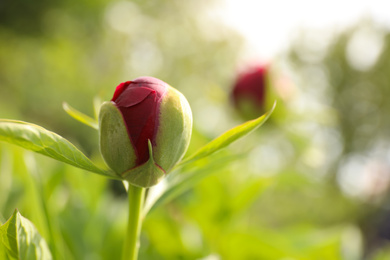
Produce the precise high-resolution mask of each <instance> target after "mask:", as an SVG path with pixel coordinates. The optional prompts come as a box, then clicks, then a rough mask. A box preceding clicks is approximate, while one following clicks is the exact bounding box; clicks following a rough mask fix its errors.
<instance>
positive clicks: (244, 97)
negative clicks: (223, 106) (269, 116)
mask: <svg viewBox="0 0 390 260" xmlns="http://www.w3.org/2000/svg"><path fill="white" fill-rule="evenodd" d="M267 70H268V69H267V67H265V66H261V67H256V68H254V69H252V70H249V71H247V72H245V73H243V74H241V75H239V77H238V78H237V80H236V82H235V84H234V87H233V92H232V99H233V103H234V106H235V107H236V109H237V110H238V111H239V113H240V114H241V115H242V116H244V117H245V118H247V119H253V118H255V117H258V116H260V115H261V114H263V113H264V112H265V97H266V87H267Z"/></svg>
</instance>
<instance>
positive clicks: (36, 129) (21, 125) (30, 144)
mask: <svg viewBox="0 0 390 260" xmlns="http://www.w3.org/2000/svg"><path fill="white" fill-rule="evenodd" d="M0 141H5V142H8V143H11V144H16V145H18V146H21V147H23V148H25V149H28V150H31V151H34V152H37V153H40V154H43V155H46V156H49V157H51V158H53V159H56V160H58V161H61V162H64V163H67V164H70V165H73V166H76V167H78V168H81V169H84V170H87V171H90V172H94V173H97V174H100V175H104V176H107V177H110V178H114V179H119V177H116V175H115V173H113V172H112V171H110V170H104V169H101V168H99V167H97V166H96V165H95V164H94V163H93V162H92V161H91V160H89V159H88V157H86V156H85V155H84V154H83V153H82V152H81V151H80V150H78V149H77V148H76V147H75V146H74V145H73V144H72V143H70V142H69V141H68V140H66V139H65V138H63V137H61V136H59V135H57V134H56V133H53V132H51V131H48V130H46V129H44V128H43V127H40V126H38V125H34V124H30V123H26V122H22V121H16V120H7V119H0Z"/></svg>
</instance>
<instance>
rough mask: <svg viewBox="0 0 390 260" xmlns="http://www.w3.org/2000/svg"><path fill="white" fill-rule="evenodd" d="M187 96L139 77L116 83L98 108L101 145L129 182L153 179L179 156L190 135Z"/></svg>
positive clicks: (152, 182)
mask: <svg viewBox="0 0 390 260" xmlns="http://www.w3.org/2000/svg"><path fill="white" fill-rule="evenodd" d="M191 130H192V113H191V109H190V106H189V104H188V102H187V100H186V98H185V97H184V96H183V95H182V94H181V93H180V92H179V91H177V90H176V89H174V88H172V87H171V86H169V85H168V84H166V83H165V82H163V81H161V80H159V79H156V78H152V77H141V78H137V79H135V80H133V81H127V82H124V83H121V84H119V85H118V86H117V88H116V90H115V93H114V96H113V98H112V100H111V101H110V102H105V103H103V104H102V106H101V108H100V114H99V134H100V150H101V153H102V156H103V158H104V160H105V162H106V163H107V165H108V166H109V167H110V168H111V169H112V170H114V171H115V173H116V174H117V175H118V176H120V177H122V178H123V179H124V180H127V181H129V183H131V184H133V185H136V186H140V187H150V186H153V185H155V184H157V183H158V182H159V181H160V180H161V179H162V178H163V177H164V176H165V174H166V173H168V172H169V171H170V170H171V169H172V168H173V167H174V166H175V165H176V164H177V163H178V162H179V161H180V160H181V158H182V157H183V155H184V153H185V152H186V150H187V147H188V145H189V142H190V138H191Z"/></svg>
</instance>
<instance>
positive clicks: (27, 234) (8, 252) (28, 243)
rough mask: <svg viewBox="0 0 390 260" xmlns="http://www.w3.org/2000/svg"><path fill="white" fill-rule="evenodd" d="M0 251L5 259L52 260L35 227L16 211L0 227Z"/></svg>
mask: <svg viewBox="0 0 390 260" xmlns="http://www.w3.org/2000/svg"><path fill="white" fill-rule="evenodd" d="M0 249H1V251H2V254H0V256H2V257H5V259H15V260H16V259H36V260H51V259H53V258H52V256H51V253H50V251H49V247H48V246H47V244H46V242H45V240H44V239H43V238H42V237H41V236H40V234H39V233H38V231H37V229H36V228H35V226H34V225H33V224H32V223H31V221H29V220H28V219H26V218H24V217H23V216H22V215H21V214H20V213H19V212H18V211H17V210H15V211H14V214H13V215H12V217H11V218H10V219H9V220H8V221H7V222H6V223H4V224H3V225H1V226H0ZM2 259H3V258H2Z"/></svg>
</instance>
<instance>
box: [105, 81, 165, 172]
mask: <svg viewBox="0 0 390 260" xmlns="http://www.w3.org/2000/svg"><path fill="white" fill-rule="evenodd" d="M167 87H168V85H167V84H166V83H165V82H163V81H161V80H159V79H156V78H151V77H142V78H137V79H135V80H134V81H126V82H124V83H121V84H119V86H117V87H116V90H115V93H114V97H113V98H112V100H111V101H112V102H114V103H115V105H116V107H117V108H119V111H120V112H121V113H122V116H123V119H124V122H125V125H126V128H127V133H128V134H129V137H130V140H131V143H132V144H133V146H134V148H135V153H136V158H137V159H136V165H141V164H143V163H145V162H147V161H148V159H149V152H148V140H150V141H151V142H152V145H153V146H155V145H156V134H157V129H158V124H159V112H160V104H161V100H162V98H163V96H164V95H165V93H166V91H167Z"/></svg>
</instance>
